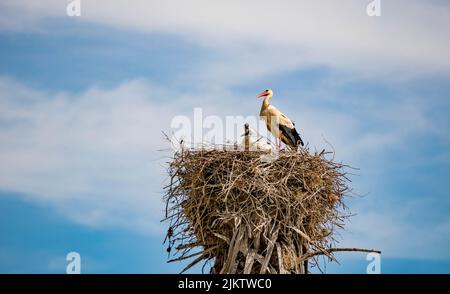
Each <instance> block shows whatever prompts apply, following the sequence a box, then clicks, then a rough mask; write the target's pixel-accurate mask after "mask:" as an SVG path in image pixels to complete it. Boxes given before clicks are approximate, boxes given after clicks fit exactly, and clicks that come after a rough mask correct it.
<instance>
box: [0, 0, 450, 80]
mask: <svg viewBox="0 0 450 294" xmlns="http://www.w3.org/2000/svg"><path fill="white" fill-rule="evenodd" d="M369 2H370V1H360V0H352V1H329V0H322V1H317V0H315V1H312V0H311V1H283V2H281V3H280V2H274V1H253V0H252V1H236V0H232V1H220V2H217V1H216V2H211V1H208V0H193V1H179V0H176V1H148V0H137V1H133V2H132V3H130V2H129V1H126V0H114V1H112V0H103V1H101V0H100V1H99V0H95V1H94V0H83V1H82V16H81V17H79V18H76V19H70V18H69V17H68V16H66V15H65V6H66V4H67V3H66V2H65V1H60V0H44V1H39V3H38V2H36V1H33V0H17V1H9V2H7V3H6V2H5V3H3V4H2V6H4V9H3V11H4V12H3V13H1V14H0V23H2V24H3V27H4V28H7V29H8V28H9V29H11V28H14V27H18V28H19V29H22V30H23V29H28V30H31V29H36V27H39V26H40V25H41V24H42V23H43V21H45V20H49V19H60V20H61V19H64V20H66V21H73V22H90V23H96V24H100V25H107V26H112V27H116V28H120V29H130V30H137V31H141V32H149V33H154V32H162V33H170V34H175V35H179V36H182V37H185V38H187V39H189V40H192V41H195V42H198V43H200V44H203V45H204V46H206V47H209V48H211V49H214V50H216V51H217V52H223V54H224V56H223V57H225V58H222V59H221V60H219V61H217V63H215V64H212V65H210V66H207V67H208V69H209V70H213V72H212V73H210V71H209V70H207V71H206V72H208V73H210V74H208V75H209V77H215V75H214V74H213V73H214V72H215V73H217V75H218V77H222V78H223V77H226V78H231V79H236V80H238V81H239V78H240V77H246V78H247V79H248V78H252V77H260V76H264V75H266V74H267V73H270V72H278V71H285V70H289V69H293V68H297V67H299V66H303V65H311V64H312V65H317V64H319V65H326V66H331V67H334V68H339V69H344V70H350V71H356V72H358V73H359V74H364V75H367V74H373V73H374V72H375V73H377V75H385V78H386V79H389V78H396V79H398V78H406V77H408V76H410V75H411V74H417V73H423V72H429V71H438V72H445V73H446V74H447V73H448V72H449V69H450V58H449V56H448V54H444V52H448V51H450V40H449V38H447V37H446V36H447V35H448V27H450V19H449V18H448V12H449V10H450V6H449V5H448V4H447V3H444V2H436V1H419V0H415V1H382V16H380V17H368V16H367V15H366V5H367V4H368V3H369ZM27 24H28V25H27ZM224 60H225V61H224ZM393 73H396V74H395V75H393Z"/></svg>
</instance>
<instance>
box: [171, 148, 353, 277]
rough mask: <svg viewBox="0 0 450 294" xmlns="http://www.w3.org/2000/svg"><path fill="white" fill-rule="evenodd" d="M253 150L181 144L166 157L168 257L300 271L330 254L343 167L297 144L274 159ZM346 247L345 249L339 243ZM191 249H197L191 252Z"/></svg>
mask: <svg viewBox="0 0 450 294" xmlns="http://www.w3.org/2000/svg"><path fill="white" fill-rule="evenodd" d="M268 156H269V155H268V154H265V153H263V152H260V151H234V150H233V151H226V150H205V149H194V150H188V149H182V150H180V151H178V152H176V153H175V154H174V157H173V159H172V161H171V162H170V163H169V167H168V173H169V176H170V183H169V184H168V186H167V187H166V196H165V201H166V204H167V208H166V218H165V219H164V220H165V221H168V222H169V223H170V228H169V230H168V234H167V237H168V240H169V248H168V251H169V252H170V250H171V249H172V248H174V249H175V252H173V251H172V252H173V253H174V255H175V258H174V259H172V260H171V261H175V260H182V259H187V258H192V262H191V263H190V264H189V265H188V266H187V267H186V269H188V268H190V267H191V266H193V265H195V264H197V263H198V262H200V261H204V262H205V264H206V263H207V262H208V261H210V260H213V261H214V264H213V266H212V267H211V270H210V271H211V273H307V272H308V263H309V265H310V266H311V265H312V266H316V265H318V259H317V258H318V256H320V255H325V256H327V257H328V258H331V259H334V256H333V253H332V252H333V251H338V250H339V249H334V248H332V247H334V245H335V244H336V238H335V237H336V229H338V228H342V227H343V225H344V221H345V218H346V217H348V212H347V211H346V209H345V205H344V202H343V200H344V196H345V195H348V192H349V188H348V186H347V183H348V178H347V174H346V171H345V169H346V166H344V165H343V164H340V163H336V162H334V161H333V160H332V159H327V158H326V153H325V152H323V151H322V152H321V153H320V154H318V153H315V154H310V153H309V151H308V150H306V149H301V150H299V151H296V152H292V151H290V152H288V151H286V152H281V153H280V154H279V155H278V156H276V157H275V158H274V159H273V160H263V159H264V158H266V159H267V157H268ZM343 250H345V249H343ZM194 251H197V252H196V253H193V252H194Z"/></svg>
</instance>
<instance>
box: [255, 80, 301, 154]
mask: <svg viewBox="0 0 450 294" xmlns="http://www.w3.org/2000/svg"><path fill="white" fill-rule="evenodd" d="M260 97H264V101H263V103H262V106H261V111H260V113H259V116H260V117H261V118H262V119H263V120H264V121H265V122H266V126H267V129H268V130H269V131H270V132H271V133H272V135H273V136H274V137H275V138H276V139H277V149H278V150H280V147H281V141H282V142H283V143H284V144H286V145H287V146H289V147H291V148H293V149H295V150H296V149H297V148H298V145H301V146H303V141H302V139H301V138H300V135H299V134H298V132H297V130H296V129H295V125H294V123H293V122H292V120H290V119H289V118H288V117H287V116H286V115H284V114H283V113H282V112H281V111H279V110H278V109H277V108H276V107H275V106H273V105H270V103H269V99H270V98H272V97H273V92H272V90H270V89H266V90H264V91H263V92H262V93H261V94H259V95H258V96H256V98H260Z"/></svg>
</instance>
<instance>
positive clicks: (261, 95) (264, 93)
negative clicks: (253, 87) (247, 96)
mask: <svg viewBox="0 0 450 294" xmlns="http://www.w3.org/2000/svg"><path fill="white" fill-rule="evenodd" d="M267 95H268V93H267V91H264V92H262V93H261V94H259V95H258V96H256V98H260V97H264V96H267Z"/></svg>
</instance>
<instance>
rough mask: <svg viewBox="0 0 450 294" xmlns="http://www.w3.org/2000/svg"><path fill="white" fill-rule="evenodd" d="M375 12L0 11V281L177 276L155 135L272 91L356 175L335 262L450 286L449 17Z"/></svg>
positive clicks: (231, 4) (29, 4) (176, 7)
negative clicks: (73, 265)
mask: <svg viewBox="0 0 450 294" xmlns="http://www.w3.org/2000/svg"><path fill="white" fill-rule="evenodd" d="M370 2H371V1H365V0H346V1H325V0H320V1H318V0H315V1H312V0H311V1H279V2H275V1H261V0H260V1H234V0H231V1H206V0H202V1H197V0H193V1H189V2H188V1H172V0H169V1H144V0H136V1H133V2H129V1H124V0H107V1H106V0H95V1H94V0H81V1H80V3H81V10H80V12H81V15H80V16H69V15H67V11H66V8H67V5H68V4H70V3H72V1H69V0H43V1H32V0H16V1H6V0H0V273H65V271H66V265H67V261H66V255H67V254H68V253H69V252H71V251H76V252H78V253H79V254H80V256H81V266H82V267H81V271H82V273H177V272H179V271H180V270H181V269H182V268H183V265H184V264H176V263H169V264H168V263H167V262H166V261H167V260H168V256H167V252H166V249H165V245H163V244H162V242H163V240H164V236H165V231H166V230H167V224H165V223H161V222H160V220H161V219H162V218H163V208H164V204H163V201H162V197H163V194H164V191H163V186H164V184H165V183H167V176H166V173H165V167H166V166H167V160H168V159H169V156H170V152H171V151H170V146H169V144H168V143H167V142H166V141H165V140H164V137H163V136H162V133H161V132H162V131H164V132H166V133H169V134H170V133H171V132H172V131H173V129H172V128H171V121H172V119H173V118H174V117H176V116H187V117H189V118H192V116H193V112H194V108H198V107H200V108H201V109H202V111H203V114H204V115H205V116H208V115H215V116H218V117H226V116H230V115H232V116H237V115H242V116H244V117H246V116H249V115H257V114H258V112H259V108H260V104H259V103H260V101H258V100H256V99H255V96H256V95H257V94H258V93H260V92H261V91H262V90H263V89H265V88H271V89H272V90H273V91H274V98H273V99H272V103H273V104H274V105H276V106H277V107H278V108H280V109H281V110H282V111H283V112H284V113H286V114H287V115H288V116H289V117H291V118H293V119H294V120H295V122H296V126H297V128H298V129H299V131H300V133H301V135H302V138H303V140H304V141H305V142H307V143H308V144H309V146H310V148H311V149H312V150H315V149H317V150H321V149H322V148H327V149H330V144H331V145H332V148H333V149H334V151H335V159H336V160H338V161H342V162H344V163H346V164H348V165H351V166H353V167H357V168H358V170H357V171H356V175H354V176H352V183H351V185H352V187H353V189H354V191H355V193H356V194H357V195H356V196H354V197H352V198H349V199H348V206H349V208H350V210H351V212H352V213H354V214H355V216H353V217H352V218H351V221H350V222H349V223H348V224H347V226H346V229H345V230H344V231H342V232H341V237H340V246H343V247H366V248H374V249H379V250H382V252H383V253H382V256H381V271H382V272H383V273H450V250H449V248H450V197H449V196H450V195H449V194H450V192H449V190H448V182H447V180H448V178H449V177H450V148H449V147H450V118H449V117H450V116H449V113H450V83H449V82H450V56H449V53H448V52H450V39H449V38H448V34H449V32H448V30H449V29H448V28H450V3H448V2H447V1H438V0H434V1H419V0H409V1H406V0H404V1H401V0H398V1H386V0H381V1H380V3H381V15H380V16H372V17H371V16H368V15H367V13H366V7H367V5H368V4H369V3H370ZM225 139H226V138H225ZM338 259H339V261H340V264H335V263H326V261H324V264H323V265H324V266H326V272H328V273H365V272H366V267H367V265H368V261H367V260H366V255H365V254H362V253H341V254H339V255H338ZM200 271H201V270H200V268H198V267H197V268H195V269H193V271H191V272H193V273H196V272H200Z"/></svg>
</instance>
